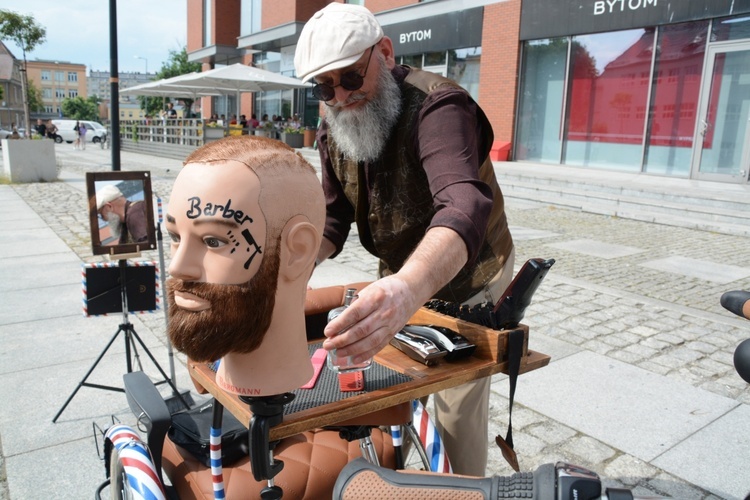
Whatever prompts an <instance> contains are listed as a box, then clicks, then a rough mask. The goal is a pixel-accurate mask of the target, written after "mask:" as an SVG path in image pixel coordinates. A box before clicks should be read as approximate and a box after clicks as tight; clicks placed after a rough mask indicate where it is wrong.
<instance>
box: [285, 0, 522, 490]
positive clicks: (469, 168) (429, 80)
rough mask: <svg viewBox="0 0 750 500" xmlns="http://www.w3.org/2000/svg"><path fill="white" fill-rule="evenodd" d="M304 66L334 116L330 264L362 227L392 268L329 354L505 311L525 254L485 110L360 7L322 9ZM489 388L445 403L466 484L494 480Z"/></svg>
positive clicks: (440, 419)
mask: <svg viewBox="0 0 750 500" xmlns="http://www.w3.org/2000/svg"><path fill="white" fill-rule="evenodd" d="M294 63H295V67H296V70H297V77H298V78H300V79H302V80H303V81H308V80H311V79H312V80H313V83H314V84H315V85H314V86H313V94H314V95H315V96H316V97H317V98H318V99H320V100H321V101H324V102H325V104H326V106H327V107H326V110H325V111H326V112H325V120H324V121H323V122H322V124H321V127H320V129H319V130H318V133H317V140H318V145H319V151H320V159H321V166H322V169H323V172H322V174H323V189H324V192H325V197H326V224H325V230H324V233H323V242H322V244H321V249H320V252H319V253H318V261H322V260H324V259H326V258H331V257H335V256H336V255H337V254H338V253H339V252H340V251H341V249H342V247H343V245H344V242H345V241H346V237H347V235H348V232H349V229H350V226H351V224H352V223H356V224H357V228H358V230H359V237H360V241H361V243H362V245H363V246H364V247H365V248H366V249H367V250H368V251H369V252H370V253H372V254H373V255H375V256H377V257H378V258H379V259H380V265H379V279H378V280H376V281H374V282H373V283H372V284H371V285H369V286H368V287H366V288H364V289H363V290H362V291H360V292H359V298H358V299H357V300H356V301H355V302H353V303H352V305H351V306H350V307H349V308H348V309H346V310H345V311H344V312H343V313H342V314H341V315H339V316H338V317H337V318H336V319H335V320H333V321H331V322H330V323H329V324H328V325H327V327H326V330H325V332H324V333H325V335H326V337H328V338H327V340H326V341H325V342H324V344H323V347H324V348H326V349H328V350H331V349H337V353H338V355H339V356H351V357H352V363H355V364H356V363H359V362H362V361H364V360H366V359H368V358H370V357H372V356H373V355H375V354H376V353H377V352H378V351H379V350H380V349H382V348H383V347H384V346H385V345H386V344H388V342H389V341H390V339H391V338H392V337H393V336H394V335H395V334H396V332H398V331H399V330H400V329H401V328H402V327H403V326H404V324H405V323H406V322H407V321H408V320H409V318H411V316H412V315H413V314H414V313H415V312H416V311H417V310H418V309H419V307H420V306H422V305H423V304H424V303H425V302H427V301H428V300H429V299H431V298H433V297H434V298H439V299H443V300H448V301H453V302H457V303H463V304H468V305H473V304H477V303H479V302H483V301H485V300H490V301H492V302H493V303H494V302H495V301H497V300H498V299H499V298H500V295H501V294H502V292H503V291H504V290H505V288H506V287H507V286H508V285H509V284H510V282H511V278H512V275H513V259H514V249H513V240H512V239H511V235H510V231H509V230H508V224H507V220H506V217H505V211H504V206H503V197H502V193H501V191H500V188H499V186H498V185H497V181H496V179H495V174H494V171H493V168H492V163H491V161H490V159H489V152H490V148H491V146H492V142H493V133H492V127H491V125H490V123H489V121H488V120H487V118H486V116H485V115H484V112H483V111H482V110H481V109H480V107H479V106H478V105H477V103H476V102H474V100H473V99H472V98H471V96H470V95H469V94H468V93H467V92H466V91H465V90H463V89H462V88H461V87H459V86H458V85H457V84H456V83H454V82H452V81H450V80H448V79H446V78H443V77H440V76H438V75H434V74H432V73H428V72H423V71H420V70H417V69H414V68H410V67H408V66H400V65H397V64H396V60H395V54H394V50H393V43H392V42H391V40H390V38H388V37H387V36H384V34H383V30H382V28H381V26H380V25H379V23H378V22H377V20H376V19H375V17H374V16H373V15H372V13H371V12H370V11H368V10H367V9H366V8H364V7H361V6H357V5H352V4H341V3H330V4H329V5H327V6H326V7H325V8H324V9H322V10H320V11H318V12H316V13H315V14H314V15H313V16H312V18H311V19H310V20H309V21H308V22H307V23H306V24H305V26H304V28H303V29H302V32H301V34H300V39H299V41H298V43H297V49H296V53H295V59H294ZM347 328H348V329H347ZM344 330H346V331H344ZM341 332H343V333H341ZM339 333H340V334H339ZM489 385H490V381H489V379H482V380H478V381H476V382H472V383H469V384H465V385H462V386H459V387H457V388H455V389H449V390H447V391H442V392H441V393H439V394H437V395H436V396H435V413H434V415H435V417H436V420H437V425H438V428H439V429H440V430H441V433H442V435H443V440H444V442H445V445H446V450H447V452H448V456H449V458H450V460H451V464H452V465H453V470H454V471H455V472H457V473H459V474H470V475H476V476H484V474H485V467H486V462H487V447H488V436H487V424H488V406H489Z"/></svg>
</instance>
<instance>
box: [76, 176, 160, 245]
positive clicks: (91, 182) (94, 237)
mask: <svg viewBox="0 0 750 500" xmlns="http://www.w3.org/2000/svg"><path fill="white" fill-rule="evenodd" d="M117 181H120V182H117ZM131 181H140V182H141V183H142V184H143V201H144V202H145V203H146V217H147V219H148V221H147V222H148V227H147V233H148V239H147V241H145V242H142V243H125V244H116V245H112V244H109V243H107V244H105V243H104V242H102V235H101V228H100V227H99V220H100V218H99V214H98V211H97V209H96V188H97V187H98V183H106V184H118V185H119V184H121V183H122V182H131ZM121 191H122V189H121ZM86 192H87V195H88V200H89V225H90V227H91V249H92V251H93V252H94V255H121V254H139V253H140V252H143V251H146V250H154V249H156V230H155V226H154V207H153V201H152V194H151V172H145V171H144V172H86ZM137 192H140V191H137ZM126 198H127V195H126ZM105 227H106V226H105Z"/></svg>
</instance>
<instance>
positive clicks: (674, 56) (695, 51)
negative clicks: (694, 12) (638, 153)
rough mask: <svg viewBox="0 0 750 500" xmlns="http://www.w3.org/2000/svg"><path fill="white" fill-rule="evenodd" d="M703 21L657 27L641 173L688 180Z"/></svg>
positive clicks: (705, 32)
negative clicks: (681, 177)
mask: <svg viewBox="0 0 750 500" xmlns="http://www.w3.org/2000/svg"><path fill="white" fill-rule="evenodd" d="M707 35H708V21H697V22H691V23H683V24H675V25H670V26H662V27H660V28H659V37H658V41H657V57H656V61H655V65H654V79H653V81H652V91H651V106H650V109H649V113H648V118H649V124H648V130H649V138H648V141H647V143H646V155H645V158H644V165H643V170H644V171H645V172H649V173H656V174H668V175H679V176H688V175H689V174H690V156H691V153H692V148H693V133H694V130H695V121H696V119H697V113H698V96H699V93H700V85H701V71H702V68H703V59H704V56H705V49H706V36H707Z"/></svg>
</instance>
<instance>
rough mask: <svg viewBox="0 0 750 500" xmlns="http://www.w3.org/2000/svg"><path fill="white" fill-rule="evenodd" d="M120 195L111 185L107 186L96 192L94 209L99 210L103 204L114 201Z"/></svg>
mask: <svg viewBox="0 0 750 500" xmlns="http://www.w3.org/2000/svg"><path fill="white" fill-rule="evenodd" d="M120 196H122V193H121V192H120V190H119V189H117V188H116V187H115V186H114V185H112V184H107V185H106V186H104V187H103V188H101V189H100V190H99V191H97V192H96V209H97V210H101V209H102V207H103V206H104V204H105V203H109V202H110V201H112V200H116V199H117V198H119V197H120Z"/></svg>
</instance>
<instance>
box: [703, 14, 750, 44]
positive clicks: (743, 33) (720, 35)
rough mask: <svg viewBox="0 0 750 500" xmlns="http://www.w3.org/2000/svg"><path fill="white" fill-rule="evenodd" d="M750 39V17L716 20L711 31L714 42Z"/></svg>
mask: <svg viewBox="0 0 750 500" xmlns="http://www.w3.org/2000/svg"><path fill="white" fill-rule="evenodd" d="M744 38H750V16H748V15H747V14H746V15H744V16H737V17H725V18H722V19H715V20H714V24H713V29H712V30H711V41H712V42H726V41H730V40H742V39H744Z"/></svg>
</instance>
